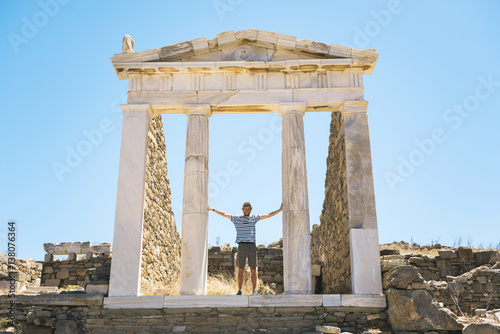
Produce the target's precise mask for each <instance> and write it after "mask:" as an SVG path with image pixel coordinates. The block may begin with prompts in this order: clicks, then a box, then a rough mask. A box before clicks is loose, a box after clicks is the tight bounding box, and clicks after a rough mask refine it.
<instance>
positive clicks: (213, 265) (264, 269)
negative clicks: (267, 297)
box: [208, 243, 284, 293]
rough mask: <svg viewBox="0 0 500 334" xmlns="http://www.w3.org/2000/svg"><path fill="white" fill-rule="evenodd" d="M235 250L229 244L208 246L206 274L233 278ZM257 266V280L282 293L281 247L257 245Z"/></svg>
mask: <svg viewBox="0 0 500 334" xmlns="http://www.w3.org/2000/svg"><path fill="white" fill-rule="evenodd" d="M278 244H279V243H278ZM281 245H282V244H281ZM237 251H238V248H237V247H233V248H231V247H229V244H228V245H224V246H212V247H210V248H209V249H208V274H209V275H212V276H216V275H226V276H229V277H232V278H234V277H235V275H236V271H235V270H236V266H235V260H236V255H237ZM257 267H258V278H259V280H262V282H263V283H265V284H267V285H268V286H269V287H270V288H271V290H273V291H274V292H275V293H283V291H284V285H283V249H282V248H277V247H264V246H263V245H259V246H258V248H257Z"/></svg>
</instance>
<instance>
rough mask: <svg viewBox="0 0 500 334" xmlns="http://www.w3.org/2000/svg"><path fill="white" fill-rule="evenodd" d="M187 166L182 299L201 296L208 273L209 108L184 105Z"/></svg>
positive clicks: (184, 203)
mask: <svg viewBox="0 0 500 334" xmlns="http://www.w3.org/2000/svg"><path fill="white" fill-rule="evenodd" d="M184 108H185V110H186V115H187V116H188V120H187V133H186V162H185V166H184V198H183V205H182V244H181V281H180V293H181V294H182V295H204V294H205V293H206V289H207V271H208V211H207V207H208V118H209V117H210V116H211V110H210V105H209V104H186V105H185V106H184Z"/></svg>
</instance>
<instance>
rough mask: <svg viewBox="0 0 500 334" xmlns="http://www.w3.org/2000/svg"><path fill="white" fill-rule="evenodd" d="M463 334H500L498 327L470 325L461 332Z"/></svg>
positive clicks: (499, 327) (492, 325) (499, 326)
mask: <svg viewBox="0 0 500 334" xmlns="http://www.w3.org/2000/svg"><path fill="white" fill-rule="evenodd" d="M463 333H464V334H500V325H494V324H470V325H467V327H465V328H464V330H463Z"/></svg>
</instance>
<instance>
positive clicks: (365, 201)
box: [340, 101, 382, 294]
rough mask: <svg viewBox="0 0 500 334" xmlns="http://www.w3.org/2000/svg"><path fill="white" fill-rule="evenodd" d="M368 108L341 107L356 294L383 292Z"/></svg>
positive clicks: (358, 105) (361, 104)
mask: <svg viewBox="0 0 500 334" xmlns="http://www.w3.org/2000/svg"><path fill="white" fill-rule="evenodd" d="M367 106H368V102H366V101H345V102H344V103H343V105H342V107H341V108H340V111H341V112H342V113H343V116H344V133H345V148H346V178H347V197H348V212H349V213H348V215H349V228H350V231H349V235H350V248H351V249H350V257H351V272H352V276H351V284H352V293H353V294H381V293H382V281H381V274H380V261H379V244H378V230H377V215H376V209H375V190H374V185H373V172H372V160H371V150H370V135H369V130H368V115H367V112H366V111H367Z"/></svg>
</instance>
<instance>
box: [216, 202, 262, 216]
mask: <svg viewBox="0 0 500 334" xmlns="http://www.w3.org/2000/svg"><path fill="white" fill-rule="evenodd" d="M207 210H208V211H213V212H215V213H216V214H218V215H221V216H222V217H224V218H229V219H231V215H230V214H228V213H225V212H222V211H219V210H215V209H214V208H211V207H210V205H209V206H208V208H207ZM260 219H262V217H261V218H260Z"/></svg>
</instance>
